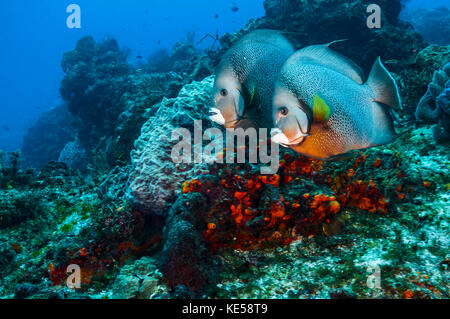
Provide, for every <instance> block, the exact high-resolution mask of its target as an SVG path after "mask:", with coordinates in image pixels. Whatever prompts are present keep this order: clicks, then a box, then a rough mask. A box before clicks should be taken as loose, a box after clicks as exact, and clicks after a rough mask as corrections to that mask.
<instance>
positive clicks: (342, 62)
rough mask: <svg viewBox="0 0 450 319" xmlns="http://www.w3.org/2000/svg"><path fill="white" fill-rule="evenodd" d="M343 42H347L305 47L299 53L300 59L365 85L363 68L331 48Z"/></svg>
mask: <svg viewBox="0 0 450 319" xmlns="http://www.w3.org/2000/svg"><path fill="white" fill-rule="evenodd" d="M343 41H345V40H337V41H333V42H331V43H327V44H318V45H311V46H308V47H305V48H303V49H301V50H300V51H299V53H298V57H299V58H300V59H306V60H307V61H308V62H313V63H316V64H319V65H322V66H323V67H326V68H329V69H332V70H334V71H337V72H339V73H341V74H342V75H345V76H347V77H349V78H351V79H352V80H353V81H355V82H356V83H358V84H363V83H364V81H363V72H362V70H361V68H360V67H359V66H358V65H357V64H356V63H355V62H353V61H352V60H350V59H349V58H347V57H345V56H343V55H342V54H340V53H338V52H336V51H334V50H332V49H331V48H330V47H331V46H332V45H333V44H335V43H339V42H343Z"/></svg>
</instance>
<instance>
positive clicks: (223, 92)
mask: <svg viewBox="0 0 450 319" xmlns="http://www.w3.org/2000/svg"><path fill="white" fill-rule="evenodd" d="M220 95H221V96H227V95H228V91H227V89H222V90H220Z"/></svg>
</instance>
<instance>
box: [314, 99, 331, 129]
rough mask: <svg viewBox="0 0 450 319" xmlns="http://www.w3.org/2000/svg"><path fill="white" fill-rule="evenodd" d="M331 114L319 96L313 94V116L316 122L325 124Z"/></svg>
mask: <svg viewBox="0 0 450 319" xmlns="http://www.w3.org/2000/svg"><path fill="white" fill-rule="evenodd" d="M330 116H331V109H330V107H329V106H328V104H327V103H326V102H325V101H324V100H323V99H322V98H321V97H320V96H319V95H317V94H316V95H315V96H314V102H313V118H314V122H316V123H324V124H326V123H327V122H328V120H329V119H330Z"/></svg>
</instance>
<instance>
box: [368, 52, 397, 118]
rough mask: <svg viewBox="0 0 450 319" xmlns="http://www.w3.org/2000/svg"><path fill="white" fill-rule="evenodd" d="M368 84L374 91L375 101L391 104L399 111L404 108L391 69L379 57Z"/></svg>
mask: <svg viewBox="0 0 450 319" xmlns="http://www.w3.org/2000/svg"><path fill="white" fill-rule="evenodd" d="M366 85H367V86H368V87H370V89H371V90H372V91H373V93H374V95H375V97H374V101H375V102H379V103H381V104H384V105H387V106H390V107H391V108H393V109H394V110H396V111H398V110H401V108H402V102H401V99H400V94H399V91H398V87H397V84H396V83H395V80H394V78H393V77H392V75H391V74H390V73H389V71H388V70H387V69H386V68H385V67H384V65H383V63H381V59H380V58H378V59H377V60H376V61H375V63H374V64H373V67H372V70H371V71H370V75H369V78H368V79H367V82H366Z"/></svg>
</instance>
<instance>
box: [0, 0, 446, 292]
mask: <svg viewBox="0 0 450 319" xmlns="http://www.w3.org/2000/svg"><path fill="white" fill-rule="evenodd" d="M367 4H369V1H365V0H363V1H357V0H352V1H345V2H343V1H338V0H332V1H324V0H312V1H306V0H287V1H275V0H266V1H265V8H266V16H265V17H263V18H261V19H258V20H252V21H250V22H249V23H248V24H247V25H246V26H245V27H244V28H243V29H242V30H240V31H239V32H237V33H236V34H233V35H231V34H227V35H225V36H223V37H221V38H220V39H219V40H220V43H221V44H222V46H223V48H222V50H218V51H212V50H208V51H207V52H200V51H199V50H198V49H196V48H195V46H194V45H193V39H194V35H193V34H192V33H190V34H189V36H188V38H187V39H186V41H184V42H182V43H179V44H178V45H177V46H176V48H175V50H174V51H173V52H172V53H170V54H169V53H167V54H164V53H161V52H160V53H158V54H157V55H154V56H153V57H150V61H149V62H148V63H146V64H142V65H139V66H137V67H136V68H135V67H133V66H131V65H130V64H128V62H127V59H126V56H127V55H126V51H124V50H121V49H120V48H119V46H118V44H117V42H116V41H115V40H113V39H106V40H105V41H101V42H96V41H94V40H93V38H91V37H85V38H83V39H81V40H80V41H79V42H78V44H77V46H76V48H75V50H73V51H70V52H68V53H66V54H65V55H64V57H63V61H62V66H63V69H64V72H65V77H64V79H63V81H62V82H61V94H62V96H63V98H64V99H65V100H66V102H67V107H59V108H56V109H53V110H50V111H48V112H46V113H45V114H44V115H43V116H42V117H41V118H40V119H39V121H38V123H37V124H36V125H35V126H34V127H33V128H32V129H31V130H30V131H29V132H28V134H27V137H26V138H25V143H24V148H23V152H22V154H23V157H24V163H25V164H26V165H27V166H28V165H32V166H35V167H37V168H38V169H39V171H38V172H35V171H33V170H22V169H21V167H20V163H21V158H20V154H18V153H10V154H3V153H2V152H0V271H1V276H0V298H32V299H34V298H135V299H148V298H448V294H449V290H448V283H447V281H448V267H449V258H448V247H449V239H448V227H449V220H448V212H449V211H450V207H449V202H450V198H449V195H448V191H449V189H450V179H449V174H448V163H449V152H448V145H446V144H443V143H442V144H439V143H435V141H434V140H433V136H434V137H435V138H437V139H438V140H439V141H442V140H443V137H445V136H444V133H445V134H448V126H446V125H448V121H447V120H445V119H448V117H446V116H448V105H449V103H448V100H449V93H450V91H449V87H448V83H449V82H448V78H449V72H448V71H449V70H448V69H449V66H448V64H447V65H446V66H444V65H445V64H446V63H448V61H449V57H450V50H449V47H448V46H447V47H446V46H429V47H427V48H424V44H423V42H422V40H421V39H420V36H418V35H417V34H416V33H414V31H413V30H412V29H411V28H410V27H409V26H408V25H406V24H404V23H403V22H402V21H400V20H399V19H398V16H399V12H400V10H401V6H400V4H401V2H400V1H398V0H395V1H388V0H382V1H379V4H380V5H381V6H382V7H383V8H384V10H383V26H384V27H383V28H382V29H380V30H370V29H368V28H367V27H366V26H365V20H366V15H365V12H366V11H365V7H366V6H367ZM292 8H295V10H293V9H292ZM255 28H275V29H280V30H284V31H286V34H287V35H288V36H289V37H290V38H291V40H292V41H293V42H294V43H295V44H296V46H298V47H300V46H304V45H308V44H313V43H324V42H329V41H332V40H336V39H339V38H349V41H348V42H347V43H345V44H343V45H342V48H341V49H340V50H341V51H342V52H343V53H345V54H346V55H349V56H351V57H352V58H353V59H355V60H357V61H358V63H360V64H363V65H364V66H365V67H369V66H371V65H372V63H373V60H374V59H375V57H377V56H378V55H382V56H383V58H384V59H385V60H391V61H393V62H392V63H391V64H389V63H388V67H389V68H392V70H394V71H395V72H396V74H394V76H395V77H396V79H397V81H398V83H399V86H400V90H401V95H402V99H403V103H404V104H405V106H406V107H405V112H403V114H400V115H401V117H403V118H404V117H411V116H412V114H414V109H415V107H416V105H417V103H418V102H419V99H420V97H421V96H422V95H423V94H424V93H425V92H426V91H427V89H429V91H428V93H427V94H426V95H425V97H424V98H423V99H422V101H421V102H420V104H419V107H418V111H417V112H418V115H419V117H420V118H423V119H427V120H430V121H431V122H432V123H436V122H437V121H436V119H437V118H438V119H439V120H440V121H441V122H440V123H439V124H438V126H437V127H438V128H432V127H430V126H427V125H418V124H417V123H416V122H414V123H411V122H404V123H402V124H401V125H400V126H402V131H403V132H404V133H403V134H401V135H400V136H399V138H398V139H397V141H395V142H394V143H392V144H389V145H386V146H383V147H378V148H372V149H369V150H363V151H357V152H354V153H353V154H350V155H349V156H350V157H349V158H347V159H346V160H343V161H330V162H321V161H316V160H311V159H308V158H305V157H303V156H300V155H298V154H296V153H294V152H293V151H291V150H289V149H282V150H281V154H280V168H279V170H278V171H277V172H276V174H272V175H262V174H261V173H260V168H261V167H260V166H261V165H260V164H252V165H250V164H249V165H246V164H220V163H214V164H208V163H193V164H175V163H173V162H172V160H171V151H172V147H173V146H174V145H175V143H177V142H178V141H173V140H171V137H172V136H171V134H172V132H173V130H175V129H176V128H185V129H187V131H189V132H190V133H191V134H192V132H193V130H194V120H205V121H203V122H202V123H203V124H202V125H203V129H206V128H209V127H211V126H212V125H214V124H213V123H211V121H209V119H207V116H208V112H207V111H208V106H209V104H210V102H211V96H210V95H211V89H212V85H213V81H214V77H213V76H210V74H211V73H212V70H213V66H214V65H215V64H216V63H217V61H218V59H219V58H220V55H221V54H222V53H223V51H224V50H226V48H228V47H229V46H230V45H232V44H233V43H234V41H236V40H237V39H238V38H239V37H240V36H242V35H243V34H245V33H247V32H249V31H250V30H253V29H255ZM355 30H358V31H357V32H355ZM360 52H365V54H363V55H361V54H360ZM166 57H167V58H168V60H169V61H167V60H166V61H164V59H165V58H166ZM441 68H442V70H440V71H437V72H435V71H436V70H439V69H441ZM430 82H431V84H430V85H428V84H429V83H430ZM444 120H445V121H446V122H443V121H444ZM442 128H444V129H446V131H442ZM447 138H448V135H447ZM133 142H134V143H133ZM194 151H195V150H194ZM224 152H225V150H224ZM234 152H235V153H237V152H238V150H237V149H235V150H234ZM130 153H131V155H130ZM5 155H7V156H5ZM57 160H59V162H56V161H57ZM45 163H46V164H45ZM79 170H80V171H82V174H81V172H80V171H79ZM70 264H77V265H78V266H80V269H81V276H82V278H81V279H82V285H81V288H80V289H69V288H68V287H67V286H66V283H65V281H66V279H67V267H68V265H70ZM374 267H380V271H381V277H382V283H381V287H379V288H376V289H371V288H370V287H368V286H367V284H366V282H367V279H368V276H369V275H370V269H373V268H374Z"/></svg>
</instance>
